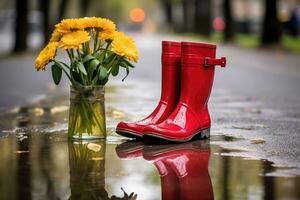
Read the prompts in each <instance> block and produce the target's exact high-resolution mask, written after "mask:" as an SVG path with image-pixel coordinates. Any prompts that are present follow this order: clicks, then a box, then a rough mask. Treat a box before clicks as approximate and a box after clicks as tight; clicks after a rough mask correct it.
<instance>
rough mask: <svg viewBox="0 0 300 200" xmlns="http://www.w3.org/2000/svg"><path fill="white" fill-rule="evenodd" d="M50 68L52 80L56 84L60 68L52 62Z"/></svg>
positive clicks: (58, 79)
mask: <svg viewBox="0 0 300 200" xmlns="http://www.w3.org/2000/svg"><path fill="white" fill-rule="evenodd" d="M51 69H52V78H53V81H54V83H55V84H56V85H58V84H59V82H60V80H61V75H62V69H61V68H60V67H59V65H57V64H53V65H52V67H51Z"/></svg>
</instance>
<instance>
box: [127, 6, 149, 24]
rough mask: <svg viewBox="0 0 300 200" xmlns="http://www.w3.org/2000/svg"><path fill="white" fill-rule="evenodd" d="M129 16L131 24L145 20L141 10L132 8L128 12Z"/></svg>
mask: <svg viewBox="0 0 300 200" xmlns="http://www.w3.org/2000/svg"><path fill="white" fill-rule="evenodd" d="M129 16H130V19H131V20H132V21H133V22H137V23H139V22H143V21H144V19H145V11H144V10H143V9H142V8H133V9H131V10H130V13H129Z"/></svg>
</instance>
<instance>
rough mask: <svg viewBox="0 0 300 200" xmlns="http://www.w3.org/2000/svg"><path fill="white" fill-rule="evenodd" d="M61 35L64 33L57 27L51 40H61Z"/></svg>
mask: <svg viewBox="0 0 300 200" xmlns="http://www.w3.org/2000/svg"><path fill="white" fill-rule="evenodd" d="M61 37H62V34H61V33H60V32H58V31H57V30H56V29H55V30H54V31H53V33H52V35H51V38H50V42H59V41H60V39H61Z"/></svg>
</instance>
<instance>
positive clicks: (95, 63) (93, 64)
mask: <svg viewBox="0 0 300 200" xmlns="http://www.w3.org/2000/svg"><path fill="white" fill-rule="evenodd" d="M99 64H100V62H99V60H97V59H93V60H91V62H90V64H89V68H91V69H93V70H95V69H97V67H98V65H99Z"/></svg>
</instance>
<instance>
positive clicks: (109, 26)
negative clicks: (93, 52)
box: [98, 18, 116, 40]
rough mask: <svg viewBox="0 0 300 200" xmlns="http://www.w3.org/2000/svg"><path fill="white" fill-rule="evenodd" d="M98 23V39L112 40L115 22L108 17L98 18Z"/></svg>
mask: <svg viewBox="0 0 300 200" xmlns="http://www.w3.org/2000/svg"><path fill="white" fill-rule="evenodd" d="M98 25H99V28H100V29H101V31H100V33H99V39H102V40H112V39H113V37H114V35H115V32H116V25H115V23H113V22H112V21H111V20H109V19H105V18H100V20H99V24H98Z"/></svg>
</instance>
